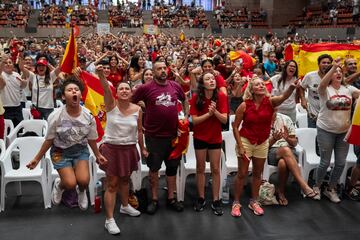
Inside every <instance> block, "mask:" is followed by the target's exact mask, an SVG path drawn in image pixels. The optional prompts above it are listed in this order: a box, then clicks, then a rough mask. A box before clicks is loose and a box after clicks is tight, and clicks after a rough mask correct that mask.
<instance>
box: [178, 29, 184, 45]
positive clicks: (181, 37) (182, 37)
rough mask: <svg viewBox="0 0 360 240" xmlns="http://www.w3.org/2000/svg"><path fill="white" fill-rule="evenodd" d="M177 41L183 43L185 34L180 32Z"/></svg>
mask: <svg viewBox="0 0 360 240" xmlns="http://www.w3.org/2000/svg"><path fill="white" fill-rule="evenodd" d="M179 40H180V41H181V42H185V33H184V32H183V31H181V33H180V35H179Z"/></svg>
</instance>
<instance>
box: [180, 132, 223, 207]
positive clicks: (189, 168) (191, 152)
mask: <svg viewBox="0 0 360 240" xmlns="http://www.w3.org/2000/svg"><path fill="white" fill-rule="evenodd" d="M193 141H194V139H193V133H192V132H190V136H189V147H188V151H187V153H186V163H185V162H184V161H180V168H179V173H178V174H179V180H178V184H177V186H176V191H177V199H178V201H184V198H185V185H186V179H187V177H188V176H189V175H190V174H196V157H195V149H194V147H193ZM220 161H221V162H220V164H221V165H220V167H221V169H220V188H219V197H220V198H221V191H222V188H221V186H222V185H223V181H224V178H225V176H224V172H225V171H224V170H222V168H223V167H225V154H224V152H223V151H221V159H220ZM205 173H211V169H210V163H209V162H206V165H205Z"/></svg>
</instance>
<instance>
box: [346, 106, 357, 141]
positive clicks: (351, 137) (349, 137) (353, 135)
mask: <svg viewBox="0 0 360 240" xmlns="http://www.w3.org/2000/svg"><path fill="white" fill-rule="evenodd" d="M345 140H346V141H347V142H348V143H351V144H354V145H358V146H360V100H357V104H356V107H355V111H354V115H353V119H352V125H351V127H350V129H349V131H348V133H347V134H346V137H345Z"/></svg>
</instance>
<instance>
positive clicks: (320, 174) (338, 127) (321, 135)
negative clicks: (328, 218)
mask: <svg viewBox="0 0 360 240" xmlns="http://www.w3.org/2000/svg"><path fill="white" fill-rule="evenodd" d="M318 92H319V96H320V111H319V115H318V118H317V121H316V126H317V138H318V142H319V148H320V164H319V167H318V168H317V169H316V172H315V173H316V174H315V179H316V183H315V186H314V187H313V189H314V191H315V192H316V193H317V194H318V196H319V198H320V187H321V184H322V183H323V181H324V178H325V175H326V172H327V169H328V167H329V165H330V160H331V155H332V152H333V151H334V153H335V166H334V168H333V169H332V172H331V175H330V180H329V186H328V187H327V188H326V189H325V190H324V192H323V193H324V195H325V196H326V197H327V198H329V199H330V201H331V202H334V203H339V202H340V201H341V200H340V198H339V196H338V195H337V192H336V186H337V183H338V180H339V178H340V176H341V174H342V172H343V169H344V166H345V161H346V156H347V154H348V151H349V144H348V143H347V142H345V141H344V138H345V135H346V133H347V131H348V129H349V127H350V125H351V119H350V115H351V106H352V99H353V98H355V99H356V98H358V97H359V94H360V90H359V89H357V88H355V87H353V86H348V85H345V81H344V76H343V73H342V69H341V67H340V58H337V59H336V60H335V61H333V64H332V67H331V69H330V70H329V71H328V72H327V73H326V75H325V76H324V77H323V78H322V79H321V82H320V84H319V87H318Z"/></svg>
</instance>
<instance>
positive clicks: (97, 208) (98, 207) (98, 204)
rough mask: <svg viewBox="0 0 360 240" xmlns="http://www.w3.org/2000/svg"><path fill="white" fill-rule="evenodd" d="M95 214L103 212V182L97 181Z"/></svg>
mask: <svg viewBox="0 0 360 240" xmlns="http://www.w3.org/2000/svg"><path fill="white" fill-rule="evenodd" d="M95 194H96V195H95V205H94V208H95V213H99V212H101V194H102V182H101V181H97V183H96V186H95Z"/></svg>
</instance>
